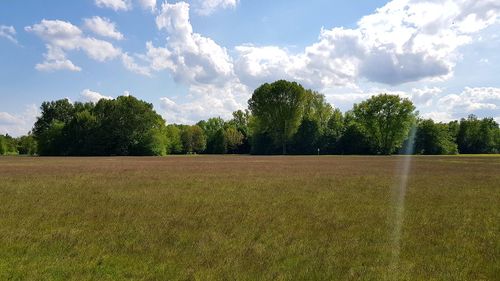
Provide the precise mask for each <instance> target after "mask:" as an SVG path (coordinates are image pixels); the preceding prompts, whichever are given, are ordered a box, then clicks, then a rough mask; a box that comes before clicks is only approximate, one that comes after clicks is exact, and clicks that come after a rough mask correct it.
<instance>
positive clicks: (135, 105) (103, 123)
mask: <svg viewBox="0 0 500 281" xmlns="http://www.w3.org/2000/svg"><path fill="white" fill-rule="evenodd" d="M41 109H42V114H41V116H40V117H39V118H38V120H37V122H36V123H35V126H34V130H33V131H34V136H35V138H36V140H37V141H38V146H39V152H40V155H164V154H165V153H166V133H165V121H164V120H163V118H161V116H160V115H158V114H157V113H156V112H155V111H154V110H153V105H151V104H149V103H146V102H144V101H140V100H138V99H136V98H134V97H132V96H127V97H125V96H121V97H118V98H116V99H114V100H104V99H101V100H100V101H99V102H98V103H97V104H95V105H94V104H92V103H75V104H74V105H73V104H71V103H70V102H69V101H68V100H59V101H55V102H44V103H43V104H42V107H41Z"/></svg>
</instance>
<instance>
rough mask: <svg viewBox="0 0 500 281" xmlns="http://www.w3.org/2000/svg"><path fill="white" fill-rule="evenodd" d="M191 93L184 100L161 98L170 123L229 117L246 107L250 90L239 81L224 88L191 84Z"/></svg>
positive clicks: (189, 122) (190, 122)
mask: <svg viewBox="0 0 500 281" xmlns="http://www.w3.org/2000/svg"><path fill="white" fill-rule="evenodd" d="M189 93H190V94H189V96H188V100H187V101H184V102H176V101H174V100H173V99H171V98H168V97H163V98H161V99H160V107H161V109H162V112H161V113H162V115H163V117H164V118H165V119H166V120H167V122H168V123H182V124H194V123H196V122H198V121H200V120H203V119H207V118H210V117H214V116H220V117H222V118H225V119H229V118H230V117H231V114H232V112H234V111H236V110H238V109H243V108H246V101H247V99H248V95H249V90H248V88H247V87H245V86H243V85H241V84H239V83H228V84H227V85H226V86H225V87H222V88H221V87H217V86H206V85H199V86H191V87H190V88H189Z"/></svg>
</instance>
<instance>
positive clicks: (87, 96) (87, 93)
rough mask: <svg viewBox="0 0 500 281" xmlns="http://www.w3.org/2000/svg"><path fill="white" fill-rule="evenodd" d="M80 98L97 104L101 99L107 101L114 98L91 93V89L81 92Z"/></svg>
mask: <svg viewBox="0 0 500 281" xmlns="http://www.w3.org/2000/svg"><path fill="white" fill-rule="evenodd" d="M80 96H81V97H82V99H83V100H84V101H90V102H93V103H97V102H98V101H100V100H101V99H106V100H111V99H113V97H110V96H104V95H102V94H101V93H98V92H94V91H91V90H89V89H85V90H83V91H82V92H81V94H80Z"/></svg>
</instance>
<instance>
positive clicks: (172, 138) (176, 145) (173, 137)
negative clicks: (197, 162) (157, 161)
mask: <svg viewBox="0 0 500 281" xmlns="http://www.w3.org/2000/svg"><path fill="white" fill-rule="evenodd" d="M165 134H166V137H167V154H179V153H182V140H181V128H180V126H178V125H168V126H167V128H166V131H165Z"/></svg>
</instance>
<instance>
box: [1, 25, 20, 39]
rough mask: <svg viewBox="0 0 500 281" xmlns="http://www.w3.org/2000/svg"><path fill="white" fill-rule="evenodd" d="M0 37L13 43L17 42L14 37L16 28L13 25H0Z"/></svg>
mask: <svg viewBox="0 0 500 281" xmlns="http://www.w3.org/2000/svg"><path fill="white" fill-rule="evenodd" d="M0 37H3V38H6V39H7V40H9V41H10V42H12V43H14V44H18V42H17V39H16V29H15V28H14V27H13V26H7V25H0Z"/></svg>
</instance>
